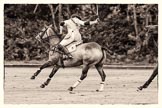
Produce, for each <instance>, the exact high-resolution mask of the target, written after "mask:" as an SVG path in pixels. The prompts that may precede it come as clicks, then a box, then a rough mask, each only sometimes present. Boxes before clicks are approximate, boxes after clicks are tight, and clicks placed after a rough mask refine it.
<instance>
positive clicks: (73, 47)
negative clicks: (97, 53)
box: [66, 41, 83, 53]
mask: <svg viewBox="0 0 162 108" xmlns="http://www.w3.org/2000/svg"><path fill="white" fill-rule="evenodd" d="M82 43H83V41H79V42H72V43H71V44H69V45H67V46H66V48H67V49H68V51H69V53H72V52H74V51H76V49H77V46H79V45H80V44H82Z"/></svg>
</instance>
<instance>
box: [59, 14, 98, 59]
mask: <svg viewBox="0 0 162 108" xmlns="http://www.w3.org/2000/svg"><path fill="white" fill-rule="evenodd" d="M98 20H99V19H98V18H97V19H96V20H95V21H82V20H81V18H80V17H79V16H78V15H76V14H74V15H72V16H71V18H70V19H69V20H65V21H63V22H61V23H60V34H61V35H62V31H63V26H65V27H67V30H68V33H67V35H66V36H65V37H64V39H63V40H62V41H61V42H60V44H59V45H58V48H59V49H60V50H62V51H63V52H64V53H65V54H66V55H67V56H68V58H70V59H71V58H73V57H72V55H71V54H70V53H69V51H68V50H67V49H66V47H65V46H67V45H69V44H71V43H72V42H82V37H81V34H80V32H79V29H80V26H81V25H82V26H86V25H92V24H96V23H98Z"/></svg>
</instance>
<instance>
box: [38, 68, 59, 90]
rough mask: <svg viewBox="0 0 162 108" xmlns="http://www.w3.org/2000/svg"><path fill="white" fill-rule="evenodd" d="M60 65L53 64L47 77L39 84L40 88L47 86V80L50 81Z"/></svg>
mask: <svg viewBox="0 0 162 108" xmlns="http://www.w3.org/2000/svg"><path fill="white" fill-rule="evenodd" d="M59 68H60V67H59V66H55V67H54V68H53V69H52V72H51V73H50V75H49V78H48V79H47V80H46V81H45V82H44V83H43V84H42V85H41V86H40V87H41V88H44V87H45V86H47V85H48V84H49V82H50V81H51V78H52V77H53V76H54V75H55V73H56V72H57V71H58V69H59Z"/></svg>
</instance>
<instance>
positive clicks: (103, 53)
mask: <svg viewBox="0 0 162 108" xmlns="http://www.w3.org/2000/svg"><path fill="white" fill-rule="evenodd" d="M101 51H102V58H101V60H100V61H99V62H98V63H97V64H103V63H104V60H106V50H105V48H103V47H102V48H101Z"/></svg>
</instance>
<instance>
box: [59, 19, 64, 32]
mask: <svg viewBox="0 0 162 108" xmlns="http://www.w3.org/2000/svg"><path fill="white" fill-rule="evenodd" d="M64 25H65V22H64V21H63V22H61V23H60V34H62V31H63V26H64Z"/></svg>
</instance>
